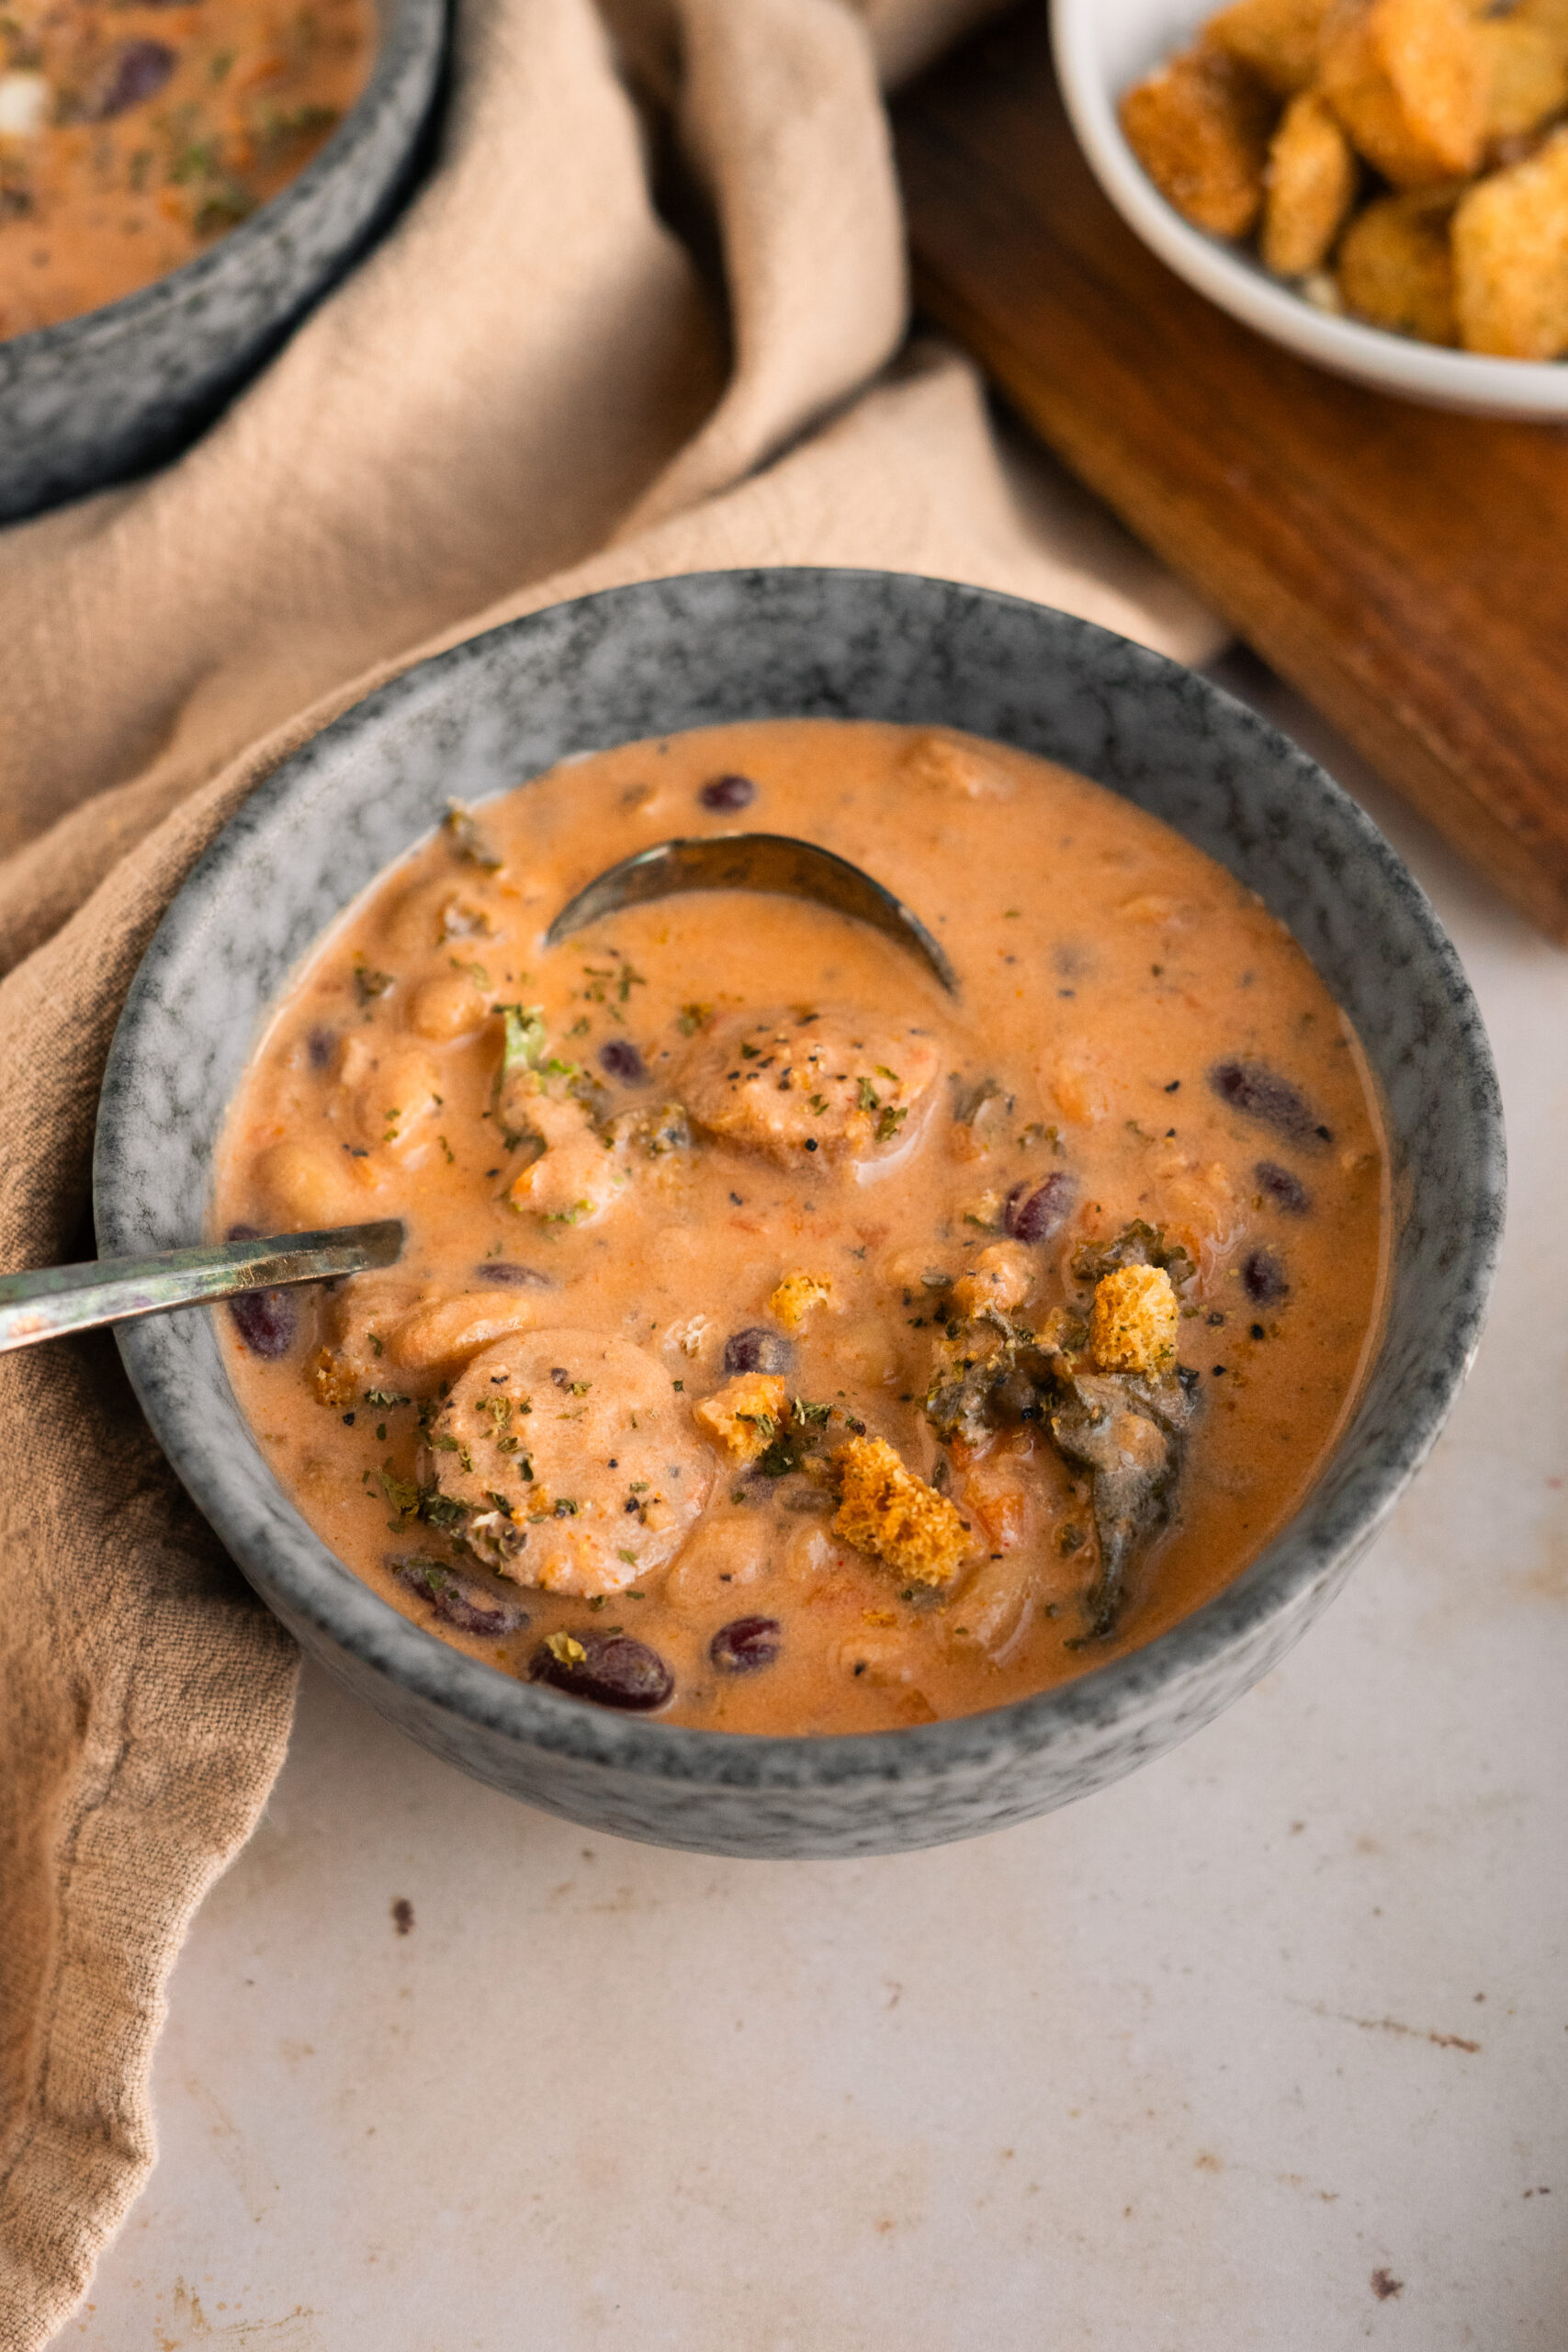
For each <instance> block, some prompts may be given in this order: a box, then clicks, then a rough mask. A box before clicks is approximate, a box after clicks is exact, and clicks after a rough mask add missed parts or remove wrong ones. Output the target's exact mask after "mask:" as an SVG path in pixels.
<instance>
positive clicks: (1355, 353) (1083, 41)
mask: <svg viewBox="0 0 1568 2352" xmlns="http://www.w3.org/2000/svg"><path fill="white" fill-rule="evenodd" d="M1216 4H1217V0H1216ZM1113 5H1114V0H1050V8H1051V46H1052V51H1053V54H1054V56H1055V64H1056V78H1057V81H1058V83H1059V85H1060V86H1061V92H1062V102H1063V104H1064V106H1065V107H1066V111H1067V119H1068V120H1069V121H1070V122H1071V124H1072V126H1073V130H1074V131H1075V132H1076V134H1077V140H1078V143H1079V145H1080V146H1081V147H1082V149H1083V152H1084V155H1085V158H1086V159H1087V161H1088V163H1089V169H1090V170H1091V171H1092V172H1093V174H1094V175H1095V178H1096V179H1097V180H1098V181H1099V182H1100V187H1102V188H1103V189H1104V191H1105V193H1106V195H1107V196H1108V197H1109V198H1111V203H1112V204H1113V205H1114V206H1115V207H1116V209H1117V211H1118V212H1119V213H1120V214H1121V215H1122V219H1123V220H1125V221H1126V223H1127V225H1128V227H1129V228H1130V229H1132V230H1133V231H1134V232H1135V234H1136V235H1138V236H1139V237H1141V238H1142V240H1143V242H1144V243H1145V244H1146V245H1147V246H1149V247H1150V249H1151V250H1152V251H1153V252H1154V253H1156V254H1158V255H1159V258H1160V259H1161V261H1163V262H1165V263H1166V264H1167V265H1168V266H1169V267H1170V268H1171V269H1173V270H1175V272H1176V274H1177V276H1178V277H1183V278H1185V279H1186V280H1187V283H1188V284H1189V285H1190V286H1194V287H1196V288H1197V289H1198V291H1199V292H1200V293H1201V294H1206V295H1207V296H1208V297H1209V299H1210V300H1211V301H1213V302H1217V303H1218V304H1219V305H1220V307H1221V309H1222V310H1225V311H1229V312H1230V313H1231V315H1232V317H1233V318H1237V319H1240V320H1241V322H1242V323H1243V324H1244V325H1246V326H1249V327H1255V328H1257V330H1258V333H1259V334H1266V335H1268V336H1269V337H1270V338H1271V340H1272V341H1274V342H1275V343H1280V344H1283V345H1285V347H1286V348H1287V350H1290V351H1293V352H1295V353H1297V354H1298V356H1300V357H1302V358H1303V359H1310V360H1313V361H1314V362H1315V363H1316V364H1317V365H1318V366H1319V367H1323V368H1330V369H1332V370H1333V371H1334V372H1335V373H1337V374H1338V375H1342V376H1348V377H1351V378H1353V379H1355V381H1357V382H1358V383H1362V384H1370V385H1371V386H1372V387H1373V388H1374V389H1376V390H1382V391H1391V392H1400V393H1403V394H1404V396H1405V397H1406V398H1407V399H1410V400H1416V401H1426V402H1427V403H1429V404H1432V405H1436V406H1439V407H1445V408H1456V409H1468V410H1470V411H1471V412H1472V413H1475V414H1478V415H1492V416H1512V417H1521V418H1530V417H1535V418H1568V361H1562V360H1555V359H1552V360H1547V359H1496V358H1489V357H1487V356H1483V354H1481V353H1479V352H1472V351H1449V350H1445V349H1443V348H1442V347H1441V346H1440V345H1436V344H1424V343H1417V342H1416V341H1414V340H1412V339H1408V338H1406V337H1405V336H1404V335H1396V334H1389V333H1387V332H1386V331H1385V330H1384V329H1383V328H1382V327H1372V326H1365V325H1362V324H1361V323H1360V322H1359V321H1357V320H1355V319H1343V318H1337V317H1335V316H1334V314H1333V313H1332V312H1331V311H1314V309H1313V307H1312V305H1311V304H1310V303H1308V302H1306V301H1304V300H1303V299H1302V297H1301V296H1300V295H1299V294H1292V292H1291V291H1290V289H1289V288H1288V287H1286V286H1284V285H1282V284H1280V282H1279V281H1278V280H1277V279H1275V278H1272V277H1269V276H1268V274H1267V273H1266V272H1265V271H1264V270H1263V268H1262V267H1261V266H1260V265H1258V264H1257V263H1255V262H1253V261H1251V260H1250V259H1248V258H1247V256H1246V255H1245V254H1243V253H1242V251H1241V249H1240V248H1239V247H1232V246H1229V245H1227V244H1225V243H1224V241H1223V240H1221V239H1219V238H1217V237H1211V236H1208V235H1206V234H1205V233H1204V232H1203V231H1202V230H1201V229H1195V228H1193V227H1192V225H1191V223H1190V221H1187V220H1183V219H1182V217H1181V215H1180V213H1179V212H1178V211H1177V210H1176V209H1175V207H1174V206H1173V205H1170V204H1168V203H1167V201H1166V199H1165V198H1164V197H1163V196H1161V195H1160V193H1159V191H1158V189H1157V188H1156V187H1155V184H1154V182H1153V181H1152V180H1151V179H1150V178H1149V176H1148V175H1147V174H1146V173H1145V170H1144V167H1143V165H1142V164H1140V163H1139V162H1138V160H1137V158H1136V156H1135V155H1134V153H1133V151H1132V149H1131V147H1129V145H1128V144H1127V141H1126V139H1125V138H1124V137H1123V135H1122V126H1121V124H1120V123H1119V122H1118V120H1117V119H1116V97H1117V96H1118V95H1119V94H1118V93H1115V92H1112V91H1111V89H1110V88H1109V87H1108V86H1107V84H1106V81H1105V77H1104V75H1103V74H1102V72H1101V70H1100V61H1099V56H1098V53H1097V49H1096V42H1095V28H1096V23H1097V20H1098V19H1100V17H1101V16H1102V14H1103V11H1104V10H1105V8H1106V7H1107V6H1113ZM1172 29H1173V33H1174V32H1175V31H1176V29H1177V27H1176V26H1175V25H1174V23H1173V28H1172Z"/></svg>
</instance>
